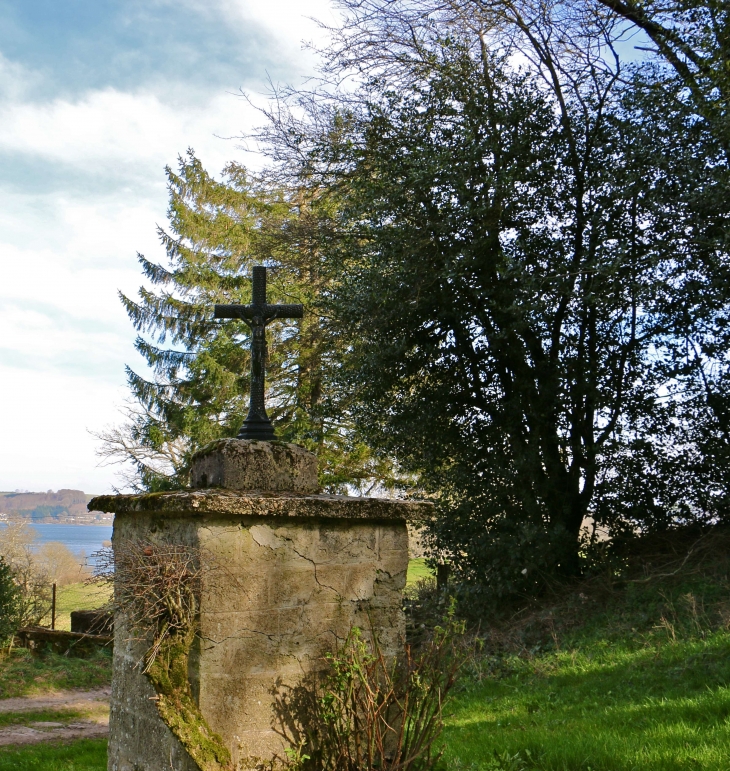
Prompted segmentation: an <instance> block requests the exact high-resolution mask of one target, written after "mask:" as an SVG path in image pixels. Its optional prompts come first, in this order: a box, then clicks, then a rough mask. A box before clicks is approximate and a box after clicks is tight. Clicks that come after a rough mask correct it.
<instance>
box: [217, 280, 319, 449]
mask: <svg viewBox="0 0 730 771" xmlns="http://www.w3.org/2000/svg"><path fill="white" fill-rule="evenodd" d="M252 274H253V275H252V290H253V291H252V293H251V305H216V306H215V311H214V313H213V316H214V318H216V319H242V320H243V321H245V322H246V323H247V324H248V326H249V327H251V333H252V334H251V401H250V406H249V410H248V415H247V417H246V420H245V421H244V423H243V425H242V426H241V430H240V431H239V432H238V438H239V439H259V440H262V441H271V440H272V439H276V434H275V433H274V429H273V427H272V425H271V421H270V420H269V417H268V415H267V414H266V406H265V404H264V364H265V362H266V333H265V330H266V325H267V324H268V323H269V322H270V321H273V320H274V319H301V318H302V316H304V306H302V305H268V304H267V303H266V268H265V267H263V266H262V265H256V266H255V267H254V268H253V271H252Z"/></svg>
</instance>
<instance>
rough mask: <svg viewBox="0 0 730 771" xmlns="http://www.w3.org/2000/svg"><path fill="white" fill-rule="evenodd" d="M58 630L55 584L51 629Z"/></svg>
mask: <svg viewBox="0 0 730 771" xmlns="http://www.w3.org/2000/svg"><path fill="white" fill-rule="evenodd" d="M55 628H56V584H55V582H54V584H53V599H52V600H51V629H55Z"/></svg>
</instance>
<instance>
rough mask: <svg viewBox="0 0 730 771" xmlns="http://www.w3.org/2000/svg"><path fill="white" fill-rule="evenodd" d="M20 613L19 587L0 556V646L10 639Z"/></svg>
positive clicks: (18, 621)
mask: <svg viewBox="0 0 730 771" xmlns="http://www.w3.org/2000/svg"><path fill="white" fill-rule="evenodd" d="M21 615H22V609H21V596H20V587H19V586H18V585H17V584H16V583H15V577H14V576H13V571H12V570H11V568H10V565H8V564H7V563H6V562H5V560H4V559H3V558H2V557H0V647H2V645H4V644H5V643H7V642H8V641H9V640H10V639H12V636H13V634H15V630H16V629H17V628H18V627H19V626H20V621H21Z"/></svg>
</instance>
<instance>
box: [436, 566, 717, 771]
mask: <svg viewBox="0 0 730 771" xmlns="http://www.w3.org/2000/svg"><path fill="white" fill-rule="evenodd" d="M680 557H681V555H680ZM706 564H707V567H703V571H705V575H702V572H700V570H699V569H697V570H693V571H688V573H687V574H686V575H684V576H674V577H673V578H672V579H671V581H667V580H666V579H662V580H657V581H652V582H644V580H643V579H640V580H638V581H623V580H622V581H619V582H618V583H617V584H616V586H615V587H610V586H607V585H605V584H602V583H601V581H598V580H594V581H593V582H592V583H591V582H586V584H585V585H584V586H583V587H577V588H575V589H574V590H572V593H568V594H566V595H565V596H563V597H562V598H557V599H556V598H555V597H553V598H552V599H551V600H547V601H545V602H543V604H542V606H541V607H533V608H532V609H530V610H528V611H525V612H523V613H522V614H521V615H519V614H518V616H516V617H515V618H513V619H511V620H510V619H509V618H508V617H507V616H505V618H504V620H503V621H502V622H501V623H495V624H493V625H492V626H491V628H490V629H489V630H485V629H484V628H483V630H482V636H483V637H484V638H485V648H484V650H483V652H481V653H478V654H476V655H475V656H474V657H473V659H472V660H471V661H470V662H469V664H468V665H467V667H466V669H465V672H464V676H463V678H462V681H461V683H460V685H459V686H458V690H457V693H456V694H455V696H454V698H453V700H452V701H451V702H450V704H449V706H448V707H447V710H446V713H447V720H446V727H445V730H444V734H443V739H444V740H445V744H446V752H445V755H444V762H445V765H446V768H447V769H448V770H449V771H467V770H468V771H477V769H478V770H479V771H482V770H484V771H487V769H492V770H494V771H689V770H694V769H697V770H701V771H728V769H730V631H728V626H729V625H728V618H729V617H730V614H729V611H730V581H729V580H728V570H727V568H728V565H727V557H726V556H723V555H719V554H718V555H714V554H713V555H711V557H708V558H707V563H706ZM664 575H666V574H664ZM608 583H610V582H608Z"/></svg>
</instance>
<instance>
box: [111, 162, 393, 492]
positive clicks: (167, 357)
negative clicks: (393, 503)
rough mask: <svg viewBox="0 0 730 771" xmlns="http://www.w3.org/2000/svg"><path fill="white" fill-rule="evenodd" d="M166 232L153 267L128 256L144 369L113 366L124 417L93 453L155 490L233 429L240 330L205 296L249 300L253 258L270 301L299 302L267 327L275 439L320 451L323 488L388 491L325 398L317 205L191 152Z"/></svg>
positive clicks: (328, 339) (243, 382) (174, 185)
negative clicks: (121, 374) (292, 314)
mask: <svg viewBox="0 0 730 771" xmlns="http://www.w3.org/2000/svg"><path fill="white" fill-rule="evenodd" d="M166 171H167V178H168V190H169V196H170V205H169V210H168V220H169V229H167V230H165V229H163V228H159V230H158V232H159V237H160V241H161V243H162V245H163V247H164V250H165V253H166V255H167V265H161V264H157V263H155V262H153V261H151V260H149V259H147V258H146V257H145V256H143V255H138V257H139V261H140V264H141V266H142V271H143V273H144V275H145V277H146V278H147V279H148V281H149V283H150V284H151V287H142V288H141V289H140V291H139V297H138V298H137V299H133V298H130V297H128V296H126V295H124V294H121V293H120V299H121V301H122V303H123V304H124V307H125V309H126V311H127V313H128V315H129V317H130V319H131V320H132V322H133V324H134V326H135V328H136V330H137V331H138V333H139V334H138V337H137V340H136V344H135V345H136V349H137V351H139V353H140V354H141V355H142V356H143V357H144V359H145V361H146V362H147V365H148V367H149V370H150V372H151V376H144V375H142V374H139V373H138V372H136V371H135V369H134V368H133V367H128V368H127V376H128V384H129V389H130V392H131V394H130V399H129V401H128V404H127V407H126V409H125V417H126V421H125V424H124V425H122V426H120V427H116V428H112V429H109V430H106V431H104V432H102V433H100V434H98V435H97V436H98V438H100V439H101V440H102V443H103V444H102V448H101V450H100V455H102V456H103V457H105V458H106V459H107V460H108V461H109V462H122V463H124V462H130V461H131V463H132V466H133V469H134V471H133V473H132V474H131V475H127V477H126V478H125V482H126V483H127V484H128V485H131V486H132V487H134V488H136V489H144V490H163V489H171V488H176V487H180V486H184V485H185V484H186V483H187V475H188V471H189V461H190V457H191V455H192V454H193V453H194V452H195V451H196V450H197V449H199V448H200V447H202V446H204V445H205V444H207V443H208V442H210V441H212V440H214V439H218V438H221V437H231V436H235V435H236V433H237V432H238V429H239V427H240V425H241V423H242V422H243V419H244V417H245V414H246V412H247V408H248V393H249V330H248V327H247V326H246V325H245V323H244V322H243V321H238V320H226V321H223V322H221V321H215V320H213V317H212V311H213V305H214V304H215V303H248V302H250V301H251V282H250V272H251V267H252V266H253V265H254V264H264V265H267V267H268V268H269V283H268V298H269V301H270V302H284V303H302V304H303V305H304V307H305V315H304V318H303V319H302V320H301V321H299V322H298V323H293V322H276V323H275V324H272V325H269V327H268V328H267V335H269V346H268V347H269V361H268V363H267V409H268V412H269V415H270V417H271V419H272V422H273V423H274V425H275V427H276V429H277V435H278V437H279V438H280V439H282V440H283V441H288V442H296V443H298V444H300V445H303V446H305V447H307V448H308V449H311V450H313V451H315V452H317V454H318V455H319V458H320V471H321V473H320V482H321V484H322V486H323V487H324V488H325V489H327V490H329V491H342V490H344V489H357V490H361V491H363V490H368V489H371V488H372V487H373V486H374V485H384V486H391V485H392V484H393V481H394V480H393V475H392V470H391V468H390V466H389V464H388V462H387V460H382V459H376V458H375V457H374V455H373V453H372V452H371V451H370V450H369V449H368V447H367V446H366V445H365V444H363V443H362V442H359V441H358V440H357V439H356V437H355V436H354V435H353V433H352V430H351V427H350V424H349V421H348V418H347V414H348V405H347V403H346V401H345V400H343V399H341V398H340V399H339V400H337V401H335V400H333V399H331V398H329V394H328V389H327V382H328V379H329V378H330V373H331V371H332V368H333V367H334V366H335V364H334V360H335V357H336V351H337V340H336V338H334V337H333V335H332V333H331V332H330V330H329V329H328V325H327V321H326V319H325V318H324V317H323V316H322V315H321V313H320V310H319V307H320V304H319V299H320V298H321V296H322V294H323V293H324V292H325V291H326V287H327V285H328V281H329V278H328V276H327V273H326V269H325V262H324V260H323V259H322V256H321V245H322V243H326V229H327V227H328V220H329V216H330V214H329V212H328V211H327V210H326V209H325V208H324V205H320V204H319V202H318V201H317V200H316V198H313V197H312V196H308V195H307V194H306V193H305V191H302V190H299V191H294V193H292V192H291V191H285V190H283V189H281V188H278V187H277V186H275V185H274V184H273V183H271V182H267V181H266V180H263V179H254V178H252V177H251V176H250V175H249V174H248V173H247V171H246V169H244V168H243V167H241V166H239V165H236V164H230V165H229V166H227V167H226V169H225V170H224V173H223V177H222V179H220V180H216V179H214V178H213V177H212V176H211V175H210V174H208V172H207V171H206V170H205V169H204V168H203V166H202V164H201V163H200V161H199V160H198V159H197V158H196V157H195V155H194V153H193V151H188V153H187V156H186V157H184V158H180V159H179V168H178V171H177V172H174V171H173V170H172V169H170V168H168V169H167V170H166Z"/></svg>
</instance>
